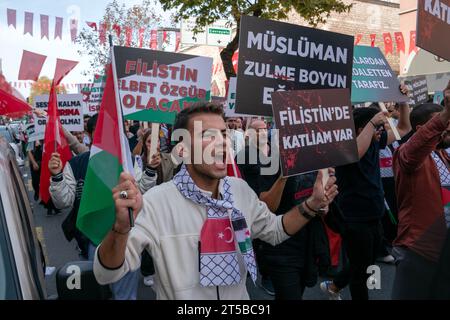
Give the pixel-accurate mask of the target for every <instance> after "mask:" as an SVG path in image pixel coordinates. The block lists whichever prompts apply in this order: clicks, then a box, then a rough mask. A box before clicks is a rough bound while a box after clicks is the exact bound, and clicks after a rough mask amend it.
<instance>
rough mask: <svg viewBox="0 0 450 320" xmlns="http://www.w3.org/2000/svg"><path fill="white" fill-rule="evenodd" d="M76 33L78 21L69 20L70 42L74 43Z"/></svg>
mask: <svg viewBox="0 0 450 320" xmlns="http://www.w3.org/2000/svg"><path fill="white" fill-rule="evenodd" d="M77 32H78V21H77V20H76V19H71V20H70V38H71V40H72V42H75V40H76V39H77Z"/></svg>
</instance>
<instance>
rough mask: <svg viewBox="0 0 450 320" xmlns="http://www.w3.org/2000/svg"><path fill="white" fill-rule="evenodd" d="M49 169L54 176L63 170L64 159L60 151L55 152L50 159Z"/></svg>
mask: <svg viewBox="0 0 450 320" xmlns="http://www.w3.org/2000/svg"><path fill="white" fill-rule="evenodd" d="M48 169H49V170H50V173H51V175H52V176H56V175H57V174H59V173H61V172H62V170H63V166H62V161H61V157H60V155H59V153H57V152H53V153H52V157H51V158H50V161H49V162H48Z"/></svg>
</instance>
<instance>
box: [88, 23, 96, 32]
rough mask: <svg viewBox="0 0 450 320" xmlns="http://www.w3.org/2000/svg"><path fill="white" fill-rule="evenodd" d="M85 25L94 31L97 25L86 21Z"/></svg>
mask: <svg viewBox="0 0 450 320" xmlns="http://www.w3.org/2000/svg"><path fill="white" fill-rule="evenodd" d="M86 24H87V25H88V27H89V28H91V29H94V31H97V24H96V23H95V22H89V21H86Z"/></svg>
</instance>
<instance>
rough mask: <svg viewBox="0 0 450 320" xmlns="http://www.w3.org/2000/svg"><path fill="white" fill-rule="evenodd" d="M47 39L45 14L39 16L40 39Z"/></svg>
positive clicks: (46, 18) (46, 17)
mask: <svg viewBox="0 0 450 320" xmlns="http://www.w3.org/2000/svg"><path fill="white" fill-rule="evenodd" d="M44 37H47V39H48V38H49V37H48V16H47V15H45V14H41V39H42V38H44Z"/></svg>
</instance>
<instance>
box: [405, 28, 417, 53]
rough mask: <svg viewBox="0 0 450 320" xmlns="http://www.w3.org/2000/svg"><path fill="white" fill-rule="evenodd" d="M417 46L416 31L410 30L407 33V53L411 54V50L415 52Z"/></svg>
mask: <svg viewBox="0 0 450 320" xmlns="http://www.w3.org/2000/svg"><path fill="white" fill-rule="evenodd" d="M418 50H419V48H417V47H416V31H415V30H412V31H411V33H410V35H409V52H408V54H411V52H413V51H414V52H417V51H418Z"/></svg>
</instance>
